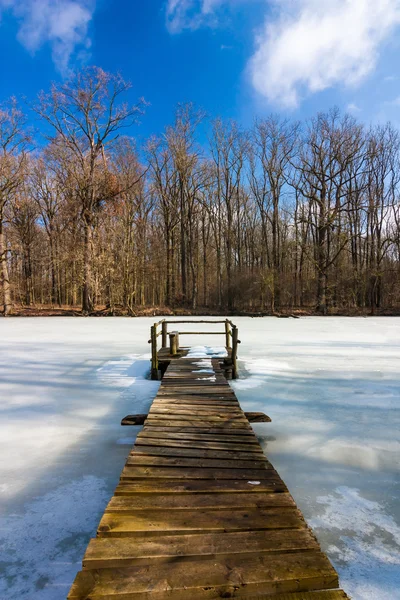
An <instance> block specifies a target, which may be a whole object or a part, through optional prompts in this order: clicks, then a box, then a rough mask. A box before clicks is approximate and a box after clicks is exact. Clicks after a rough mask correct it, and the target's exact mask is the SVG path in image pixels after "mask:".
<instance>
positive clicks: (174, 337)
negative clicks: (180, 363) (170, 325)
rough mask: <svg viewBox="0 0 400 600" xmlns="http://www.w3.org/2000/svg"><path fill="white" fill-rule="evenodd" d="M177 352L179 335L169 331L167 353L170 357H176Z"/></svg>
mask: <svg viewBox="0 0 400 600" xmlns="http://www.w3.org/2000/svg"><path fill="white" fill-rule="evenodd" d="M178 351H179V334H178V332H177V331H171V333H170V334H169V352H170V354H171V355H172V356H176V355H177V354H178Z"/></svg>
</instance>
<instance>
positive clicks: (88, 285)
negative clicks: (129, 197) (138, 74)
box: [36, 67, 144, 313]
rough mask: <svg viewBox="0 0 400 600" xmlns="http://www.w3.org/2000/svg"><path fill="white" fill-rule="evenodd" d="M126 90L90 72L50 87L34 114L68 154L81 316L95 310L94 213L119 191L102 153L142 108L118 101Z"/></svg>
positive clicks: (116, 81) (119, 79)
mask: <svg viewBox="0 0 400 600" xmlns="http://www.w3.org/2000/svg"><path fill="white" fill-rule="evenodd" d="M129 88H130V84H129V83H127V82H125V81H124V80H123V79H122V77H121V76H120V75H112V74H110V73H106V72H104V71H103V70H102V69H99V68H97V67H91V68H87V69H84V70H83V71H81V72H80V73H78V74H77V75H75V76H73V77H72V79H71V80H69V81H67V82H66V83H64V84H62V85H59V86H57V85H53V87H52V90H51V92H50V94H44V93H42V94H41V95H40V98H39V104H38V106H37V107H36V110H37V112H38V114H39V115H40V116H41V117H42V118H44V119H45V120H46V121H47V122H48V123H49V124H50V125H51V126H52V127H53V128H54V130H55V135H54V136H53V137H52V141H53V143H54V144H61V145H63V146H65V147H66V148H67V149H68V152H69V154H70V160H71V169H70V170H69V171H70V172H69V175H70V177H71V179H72V180H73V181H74V184H75V186H76V193H77V197H78V198H79V201H80V205H81V218H82V222H83V226H84V275H83V294H82V296H83V300H82V309H83V312H84V313H89V312H91V311H92V310H93V292H92V246H93V226H94V219H95V213H96V211H97V210H98V208H99V207H100V206H101V204H102V203H103V202H105V201H107V200H108V199H109V197H110V196H111V197H113V196H115V195H116V194H117V193H118V190H116V189H115V190H112V189H111V188H110V186H107V185H106V183H107V181H106V180H107V174H108V173H107V171H108V166H107V158H106V152H107V151H110V148H112V145H113V144H114V143H115V141H116V139H117V138H118V135H119V131H120V130H121V129H122V128H124V127H129V126H131V125H132V124H133V123H134V122H135V121H136V118H137V116H138V114H139V113H141V109H142V107H143V104H144V101H143V100H140V101H139V102H138V104H136V105H134V106H128V105H127V104H124V103H121V102H120V98H121V96H122V95H123V94H125V93H126V92H127V91H128V90H129ZM105 191H106V192H107V193H106V195H105ZM107 196H108V197H107Z"/></svg>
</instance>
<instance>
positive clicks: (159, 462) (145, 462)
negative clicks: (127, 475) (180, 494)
mask: <svg viewBox="0 0 400 600" xmlns="http://www.w3.org/2000/svg"><path fill="white" fill-rule="evenodd" d="M138 465H139V466H156V467H195V468H198V469H208V468H212V469H245V470H246V471H248V470H249V469H272V465H271V463H270V462H269V461H267V459H266V458H264V457H261V456H257V457H253V459H252V460H251V459H250V460H238V459H229V458H228V459H224V458H198V457H186V456H149V455H143V456H142V455H141V454H136V453H131V454H130V455H129V457H128V459H127V461H126V466H127V467H130V466H138Z"/></svg>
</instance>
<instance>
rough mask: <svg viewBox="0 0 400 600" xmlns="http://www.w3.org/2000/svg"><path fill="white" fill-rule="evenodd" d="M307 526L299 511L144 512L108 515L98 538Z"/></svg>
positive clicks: (287, 509)
mask: <svg viewBox="0 0 400 600" xmlns="http://www.w3.org/2000/svg"><path fill="white" fill-rule="evenodd" d="M305 526H306V525H305V522H304V519H303V518H302V516H301V513H300V511H299V510H297V509H296V508H285V509H284V510H282V508H280V507H278V508H268V509H264V508H257V509H252V508H245V509H240V508H238V509H237V510H235V511H232V510H231V509H218V510H213V509H203V508H198V509H196V510H194V511H190V510H179V509H175V510H172V511H170V512H168V516H167V514H166V512H165V510H155V509H147V510H146V509H143V510H137V511H135V514H134V515H130V514H120V513H119V512H118V513H110V512H106V513H104V515H103V517H102V519H101V521H100V525H99V527H98V530H97V534H98V535H99V536H101V537H105V536H113V537H128V536H132V535H135V533H143V532H150V533H154V534H155V533H157V534H158V533H162V532H166V531H169V532H178V531H185V532H188V533H189V532H190V533H195V532H196V531H200V532H204V533H206V532H210V531H251V530H261V529H262V530H267V529H302V528H304V527H305Z"/></svg>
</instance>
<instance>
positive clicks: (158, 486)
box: [115, 469, 288, 496]
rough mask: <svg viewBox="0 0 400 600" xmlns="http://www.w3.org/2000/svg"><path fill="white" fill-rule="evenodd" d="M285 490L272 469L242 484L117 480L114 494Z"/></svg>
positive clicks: (237, 482) (177, 480)
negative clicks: (260, 476) (258, 477)
mask: <svg viewBox="0 0 400 600" xmlns="http://www.w3.org/2000/svg"><path fill="white" fill-rule="evenodd" d="M287 491H288V490H287V487H286V485H285V484H284V482H283V481H282V479H281V478H280V477H279V475H278V474H277V472H276V471H275V470H274V469H271V470H270V471H267V473H266V478H265V479H260V480H255V481H251V480H250V481H246V480H238V479H221V480H218V479H186V480H185V479H160V478H156V479H140V478H139V479H129V478H127V479H120V482H119V484H118V486H117V488H116V490H115V495H117V496H118V495H125V494H128V493H135V494H138V493H139V494H154V493H160V494H161V493H162V494H203V493H208V494H213V493H215V492H218V493H221V494H231V493H232V492H234V493H242V492H244V493H259V492H271V493H281V492H287Z"/></svg>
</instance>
